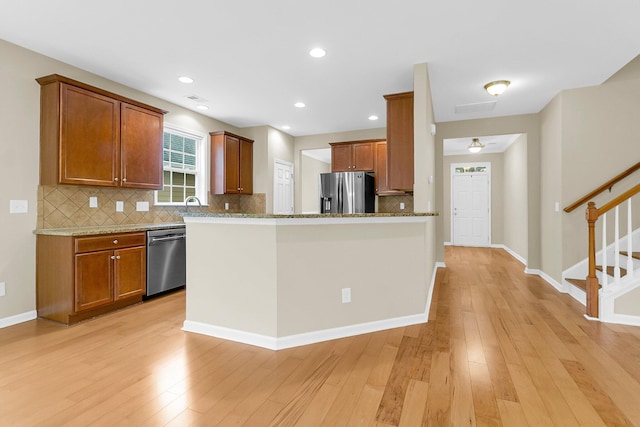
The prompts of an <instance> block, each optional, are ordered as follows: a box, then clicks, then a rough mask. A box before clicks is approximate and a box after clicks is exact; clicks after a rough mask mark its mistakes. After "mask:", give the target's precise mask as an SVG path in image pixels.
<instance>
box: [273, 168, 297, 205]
mask: <svg viewBox="0 0 640 427" xmlns="http://www.w3.org/2000/svg"><path fill="white" fill-rule="evenodd" d="M273 186H274V188H273V213H274V214H276V215H288V214H293V163H289V162H285V161H284V160H276V161H275V163H274V166H273Z"/></svg>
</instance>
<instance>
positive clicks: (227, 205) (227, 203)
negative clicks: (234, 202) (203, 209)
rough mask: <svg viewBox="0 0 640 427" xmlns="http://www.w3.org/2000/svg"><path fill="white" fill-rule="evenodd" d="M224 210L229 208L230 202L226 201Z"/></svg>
mask: <svg viewBox="0 0 640 427" xmlns="http://www.w3.org/2000/svg"><path fill="white" fill-rule="evenodd" d="M224 210H225V211H228V210H229V202H224Z"/></svg>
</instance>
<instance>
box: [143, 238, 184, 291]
mask: <svg viewBox="0 0 640 427" xmlns="http://www.w3.org/2000/svg"><path fill="white" fill-rule="evenodd" d="M185 240H186V234H185V229H184V228H171V229H166V230H150V231H147V297H149V296H152V295H156V294H159V293H161V292H166V291H169V290H171V289H176V288H179V287H181V286H185V285H186V283H187V266H186V263H187V259H186V258H187V257H186V241H185Z"/></svg>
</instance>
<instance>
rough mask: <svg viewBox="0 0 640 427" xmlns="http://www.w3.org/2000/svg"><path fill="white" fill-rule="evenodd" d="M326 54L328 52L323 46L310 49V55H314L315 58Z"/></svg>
mask: <svg viewBox="0 0 640 427" xmlns="http://www.w3.org/2000/svg"><path fill="white" fill-rule="evenodd" d="M326 54H327V51H326V50H324V49H323V48H321V47H316V48H313V49H311V50H310V51H309V55H311V56H313V57H314V58H322V57H323V56H325V55H326Z"/></svg>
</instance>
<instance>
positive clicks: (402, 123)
mask: <svg viewBox="0 0 640 427" xmlns="http://www.w3.org/2000/svg"><path fill="white" fill-rule="evenodd" d="M385 98H386V99H387V180H388V185H389V188H392V189H394V190H406V191H413V92H408V93H402V94H397V95H387V96H386V97H385Z"/></svg>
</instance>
